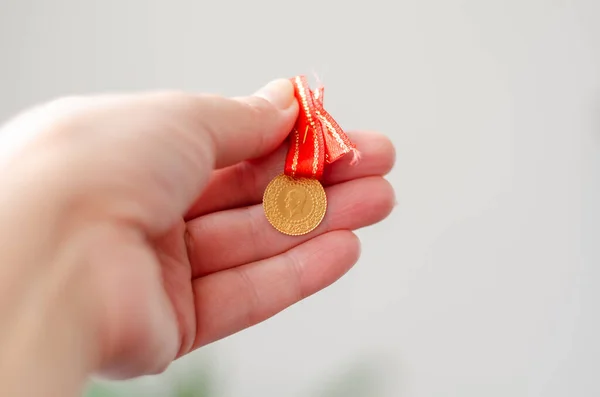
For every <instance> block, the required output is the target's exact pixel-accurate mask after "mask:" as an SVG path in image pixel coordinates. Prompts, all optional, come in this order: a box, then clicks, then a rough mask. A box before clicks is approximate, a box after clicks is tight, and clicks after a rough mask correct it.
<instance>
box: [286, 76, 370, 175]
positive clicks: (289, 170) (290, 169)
mask: <svg viewBox="0 0 600 397" xmlns="http://www.w3.org/2000/svg"><path fill="white" fill-rule="evenodd" d="M291 81H292V83H293V84H294V95H295V96H296V99H297V101H298V104H299V106H300V110H299V113H298V119H297V120H296V124H295V126H294V129H293V131H292V136H291V140H290V146H289V149H288V152H287V157H286V162H285V169H284V173H285V174H286V175H288V176H291V177H304V178H313V179H317V180H320V179H321V178H322V176H323V170H324V168H325V163H327V164H331V163H333V162H334V161H336V160H338V159H339V158H341V157H342V156H343V155H345V154H347V153H350V152H352V153H353V155H354V157H353V159H352V163H355V162H356V161H358V158H359V153H358V151H357V150H356V146H355V145H354V144H353V143H352V142H351V141H350V139H349V138H348V137H347V136H346V134H345V133H344V131H343V130H342V128H341V127H340V126H339V125H338V123H337V122H336V121H335V120H334V119H333V117H331V115H330V114H329V113H327V111H326V110H325V109H324V108H323V91H324V88H323V87H322V86H319V87H318V88H317V89H316V90H314V91H311V89H310V87H309V86H308V82H307V81H306V78H305V77H304V76H296V77H294V78H292V79H291Z"/></svg>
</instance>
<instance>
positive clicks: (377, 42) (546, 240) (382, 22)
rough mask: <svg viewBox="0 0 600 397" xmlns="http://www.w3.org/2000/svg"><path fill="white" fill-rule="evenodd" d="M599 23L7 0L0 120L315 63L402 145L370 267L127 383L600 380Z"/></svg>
mask: <svg viewBox="0 0 600 397" xmlns="http://www.w3.org/2000/svg"><path fill="white" fill-rule="evenodd" d="M599 20H600V2H598V1H597V0H579V1H578V0H545V1H544V0H510V1H501V0H496V1H492V0H487V1H486V0H470V1H469V0H462V1H461V0H426V1H424V0H411V1H390V0H370V1H343V0H337V1H325V0H321V1H319V0H304V1H286V0H254V1H243V0H238V1H218V0H213V1H212V2H208V1H198V0H188V1H185V0H170V1H167V0H163V1H160V0H103V1H78V0H54V1H48V0H0V89H1V93H0V119H2V120H6V119H7V118H8V117H10V116H11V115H13V114H14V113H16V112H18V111H20V110H22V109H23V108H26V107H29V106H31V105H34V104H36V103H38V102H40V101H45V100H48V99H51V98H54V97H56V96H62V95H67V94H78V93H88V92H100V91H107V90H110V91H113V90H119V91H123V90H146V89H156V88H169V89H185V90H193V91H207V92H215V93H221V94H225V95H241V94H246V93H251V92H253V91H254V90H255V89H256V88H258V87H259V86H261V85H262V84H264V83H265V82H267V81H269V80H271V79H272V78H275V77H291V76H293V75H296V74H308V75H312V73H313V72H316V73H317V74H318V75H319V76H320V77H321V79H322V80H323V81H324V83H325V87H326V97H325V105H326V108H327V109H328V110H329V111H330V112H331V113H332V115H333V116H334V117H335V118H336V119H337V120H338V121H339V122H340V124H341V125H342V126H343V127H344V128H346V129H375V130H380V131H382V132H385V133H386V134H388V135H389V136H390V138H391V139H392V140H393V142H394V144H395V145H396V148H397V152H398V160H397V165H396V168H395V169H394V171H393V172H392V173H391V174H390V175H389V179H390V181H391V182H392V183H393V185H394V187H395V189H396V191H397V195H398V206H397V207H396V209H395V211H394V213H393V214H392V216H391V217H390V218H389V219H388V220H386V221H385V222H383V223H382V224H379V225H376V226H374V227H370V228H368V229H364V230H361V231H360V232H359V235H360V236H361V238H362V241H363V255H362V258H361V260H360V262H359V264H358V265H357V266H356V267H355V268H354V269H353V270H352V271H351V272H350V273H349V274H347V275H346V276H345V277H344V278H343V279H342V280H340V281H339V282H338V283H337V284H335V285H334V286H332V287H331V288H329V289H327V290H326V291H323V292H321V293H319V294H317V295H315V296H313V297H311V298H309V299H308V300H306V301H304V302H302V303H301V304H298V305H296V306H294V307H292V308H290V309H289V310H287V311H285V312H284V313H282V314H280V315H278V316H276V317H275V318H273V319H271V320H269V321H267V322H265V323H263V324H261V325H259V326H257V327H254V328H252V329H250V330H247V331H244V332H242V333H240V334H237V335H235V336H232V337H230V338H228V339H225V340H223V341H220V342H218V343H215V344H213V345H211V346H210V347H208V348H206V349H204V350H201V351H199V352H198V353H196V354H193V355H191V356H189V357H187V358H185V359H183V360H181V361H180V362H177V363H176V364H175V365H174V366H173V367H172V368H171V369H170V370H169V371H167V373H166V374H164V375H161V376H158V377H151V378H143V379H138V380H135V381H132V382H130V383H128V384H126V385H125V386H127V387H136V388H137V387H142V388H144V390H145V391H144V395H146V396H154V395H156V396H165V395H166V394H165V393H166V391H165V390H166V389H167V388H168V382H169V380H170V379H171V378H172V377H173V376H174V375H175V374H179V373H182V372H187V373H190V374H192V375H194V374H197V373H198V371H200V369H201V370H202V371H204V370H208V371H210V372H211V373H212V374H213V375H211V376H214V382H215V388H216V389H215V394H214V395H215V396H217V395H218V396H236V397H237V396H261V397H262V396H265V397H268V396H277V397H280V396H286V397H288V396H290V397H295V396H298V397H300V396H302V397H305V396H344V397H358V396H361V397H363V396H365V397H379V396H385V397H387V396H393V397H423V396H461V397H481V396H486V397H493V396H503V397H504V396H511V397H521V396H544V397H553V396H556V397H559V396H560V397H563V396H577V397H588V396H590V397H591V396H598V395H600V382H598V375H599V373H600V338H599V335H600V288H599V287H598V285H600V24H599V23H598V21H599ZM195 362H199V365H200V367H199V366H198V363H195ZM192 364H193V365H192ZM199 368H200V369H199ZM202 368H203V369H202Z"/></svg>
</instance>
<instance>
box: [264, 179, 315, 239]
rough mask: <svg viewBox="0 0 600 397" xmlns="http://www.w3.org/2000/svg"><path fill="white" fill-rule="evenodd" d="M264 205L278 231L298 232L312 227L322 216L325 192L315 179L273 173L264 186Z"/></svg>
mask: <svg viewBox="0 0 600 397" xmlns="http://www.w3.org/2000/svg"><path fill="white" fill-rule="evenodd" d="M263 208H264V210H265V215H266V217H267V219H268V221H269V223H270V224H271V225H273V227H274V228H275V229H277V230H279V231H280V232H281V233H284V234H289V235H291V236H300V235H302V234H306V233H309V232H310V231H312V230H314V229H315V228H316V227H317V226H319V224H320V223H321V221H322V220H323V217H324V216H325V211H326V210H327V196H326V195H325V189H323V186H322V185H321V183H320V182H319V181H318V180H316V179H311V178H292V177H290V176H287V175H283V174H282V175H279V176H276V177H275V178H274V179H273V180H272V181H271V182H269V185H268V186H267V188H266V189H265V193H264V196H263Z"/></svg>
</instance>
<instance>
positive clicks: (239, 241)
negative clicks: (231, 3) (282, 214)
mask: <svg viewBox="0 0 600 397" xmlns="http://www.w3.org/2000/svg"><path fill="white" fill-rule="evenodd" d="M297 112H298V107H297V104H296V101H295V100H294V96H293V87H292V85H291V84H290V83H289V82H288V81H287V80H277V81H275V82H272V83H270V84H269V85H267V86H266V87H265V88H263V89H262V90H261V91H260V92H259V93H257V94H256V95H254V96H251V97H246V98H234V99H229V98H222V97H217V96H203V95H189V94H183V93H147V94H137V95H123V96H97V97H80V98H68V99H63V100H58V101H55V102H52V103H49V104H47V105H44V106H41V107H39V108H37V109H34V110H32V111H30V112H28V113H24V114H22V115H21V116H19V117H17V118H16V119H14V120H13V121H12V122H10V123H9V124H8V125H6V126H5V127H4V128H3V130H1V131H0V167H1V168H0V170H1V176H0V239H1V240H0V241H2V244H1V246H0V371H1V372H0V374H2V376H3V383H0V391H1V393H0V394H1V395H15V396H16V395H32V394H33V392H34V391H35V392H37V391H40V390H42V391H44V394H45V395H61V396H64V395H66V394H67V393H69V392H76V391H77V388H78V387H81V382H82V381H83V380H84V379H85V376H87V375H88V374H89V373H91V372H100V373H102V374H105V375H108V376H111V377H117V378H125V377H132V376H137V375H142V374H151V373H157V372H160V371H163V370H164V369H165V368H166V367H167V366H168V365H169V363H171V362H172V361H173V360H174V359H175V358H177V357H179V356H181V355H184V354H187V353H189V352H190V351H192V350H194V349H196V348H198V347H200V346H203V345H205V344H207V343H210V342H212V341H215V340H217V339H219V338H223V337H225V336H227V335H230V334H232V333H235V332H237V331H239V330H241V329H244V328H246V327H248V326H251V325H253V324H256V323H258V322H260V321H263V320H265V319H267V318H268V317H270V316H272V315H274V314H276V313H277V312H279V311H281V310H282V309H285V308H286V307H288V306H290V305H291V304H293V303H295V302H297V301H298V300H300V299H302V298H305V297H307V296H309V295H311V294H313V293H314V292H316V291H318V290H320V289H322V288H324V287H326V286H327V285H329V284H330V283H332V282H333V281H335V280H336V279H338V278H339V277H340V276H342V275H343V274H344V273H345V272H346V271H347V270H348V269H349V268H350V267H351V266H352V265H353V264H354V263H355V262H356V260H357V258H358V256H359V242H358V240H357V238H356V236H355V235H354V234H353V233H352V232H351V230H354V229H357V228H360V227H364V226H367V225H370V224H373V223H375V222H378V221H380V220H382V219H383V218H385V217H386V216H387V215H388V214H389V212H390V211H391V209H392V207H393V204H394V194H393V191H392V188H391V187H390V185H389V184H388V183H387V182H386V181H385V180H384V179H383V177H382V175H384V174H385V173H387V172H388V171H389V170H390V169H391V167H392V165H393V162H394V150H393V147H392V145H391V143H390V141H389V140H388V139H386V138H385V137H383V136H382V135H379V134H374V133H366V132H354V133H349V136H350V138H351V139H352V140H353V141H354V142H355V143H356V144H357V146H358V148H359V149H360V150H361V153H362V160H361V162H360V163H358V165H356V166H349V160H348V159H342V160H340V161H338V162H337V163H334V164H333V165H331V166H330V167H329V168H328V170H327V171H326V175H325V179H324V184H325V186H326V191H327V195H328V200H329V206H328V212H327V214H326V216H325V219H324V220H323V222H322V224H321V225H320V226H319V227H318V228H317V229H316V230H314V231H313V232H311V233H309V234H307V235H305V236H301V237H290V236H286V235H283V234H281V233H279V232H278V231H276V230H275V229H274V228H273V227H271V225H269V223H268V222H267V220H266V218H265V216H264V213H263V210H262V206H261V199H262V194H263V191H264V189H265V187H266V185H267V183H268V182H269V181H270V180H271V179H272V178H273V177H274V176H275V175H277V174H279V173H281V172H282V170H283V162H284V156H285V152H286V150H287V148H286V145H285V144H284V140H285V138H286V136H287V135H288V133H289V132H290V130H291V129H292V126H293V124H294V121H295V118H296V115H297ZM5 376H7V377H6V378H4V377H5ZM9 377H10V379H17V380H18V379H20V381H11V380H8V379H9ZM4 379H7V382H4ZM28 379H29V381H28ZM31 379H35V381H34V382H35V384H32V383H31ZM18 382H21V383H18Z"/></svg>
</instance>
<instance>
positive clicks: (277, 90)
mask: <svg viewBox="0 0 600 397" xmlns="http://www.w3.org/2000/svg"><path fill="white" fill-rule="evenodd" d="M254 96H257V97H260V98H263V99H266V100H267V101H268V102H269V103H270V104H272V105H273V106H275V107H276V108H277V109H279V110H286V109H289V108H290V107H291V106H292V105H293V104H294V100H295V97H294V86H293V85H292V83H291V81H290V80H289V79H283V78H279V79H275V80H273V81H271V82H269V83H267V84H266V85H265V86H264V87H262V88H260V89H259V90H258V91H257V92H256V93H254Z"/></svg>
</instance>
